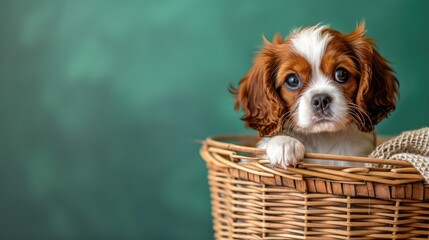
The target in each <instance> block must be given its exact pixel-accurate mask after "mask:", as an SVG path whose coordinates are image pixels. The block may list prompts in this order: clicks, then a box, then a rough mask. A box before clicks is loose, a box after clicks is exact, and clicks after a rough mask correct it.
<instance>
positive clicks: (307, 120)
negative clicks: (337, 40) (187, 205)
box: [291, 25, 348, 132]
mask: <svg viewBox="0 0 429 240" xmlns="http://www.w3.org/2000/svg"><path fill="white" fill-rule="evenodd" d="M325 29H327V26H319V25H318V26H314V27H310V28H305V29H302V30H296V31H294V32H293V33H292V37H291V42H292V49H293V50H294V51H295V53H297V54H299V55H300V56H302V57H304V58H305V59H306V60H307V61H308V63H309V64H310V66H311V73H312V74H311V79H309V82H310V84H309V85H308V87H307V88H306V89H305V90H304V91H303V93H302V94H301V96H300V97H299V100H298V101H297V120H298V121H297V126H298V127H300V128H301V129H306V131H310V132H319V131H334V130H335V128H334V127H333V126H334V125H333V124H331V123H325V124H318V125H314V126H313V122H314V121H313V120H314V119H313V118H314V113H313V107H312V104H311V99H312V97H313V96H314V95H316V94H320V93H324V94H328V95H329V96H331V97H332V102H331V105H330V108H331V110H332V116H331V119H332V120H333V121H335V122H339V123H341V122H343V121H344V119H345V116H346V114H347V111H348V107H347V103H346V99H345V98H344V96H343V94H342V92H341V91H340V90H339V89H338V87H336V86H335V85H334V84H332V80H331V79H330V77H329V76H326V75H325V74H323V72H322V69H321V63H322V58H323V55H324V54H325V50H326V47H327V45H328V44H329V42H330V41H331V39H332V36H331V35H330V34H329V33H327V32H325V33H324V32H323V31H324V30H325Z"/></svg>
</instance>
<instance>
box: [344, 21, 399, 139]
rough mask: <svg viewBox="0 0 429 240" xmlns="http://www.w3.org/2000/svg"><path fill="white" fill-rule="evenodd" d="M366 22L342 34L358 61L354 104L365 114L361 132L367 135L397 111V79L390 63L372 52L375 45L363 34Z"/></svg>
mask: <svg viewBox="0 0 429 240" xmlns="http://www.w3.org/2000/svg"><path fill="white" fill-rule="evenodd" d="M365 32H366V30H365V23H364V22H362V23H361V24H358V25H357V27H356V29H355V31H353V32H352V33H349V34H343V37H344V39H345V40H346V41H347V42H348V43H349V44H350V46H351V48H352V49H353V53H354V54H355V56H356V57H357V59H358V60H359V62H358V64H359V65H360V83H359V89H358V92H357V96H356V104H357V106H358V107H359V108H360V110H363V111H365V113H366V115H367V116H365V117H364V119H365V120H364V126H362V128H361V130H362V131H365V132H370V131H372V130H373V129H374V126H375V125H376V124H377V123H379V122H380V121H381V120H383V119H384V118H385V117H387V116H388V114H389V113H390V112H391V111H393V110H395V108H396V98H397V97H399V92H398V87H399V82H398V79H397V78H396V77H395V75H394V71H393V69H392V68H391V67H390V66H389V62H388V61H387V60H386V59H385V58H383V57H382V56H381V55H380V53H379V52H378V51H377V50H376V49H375V47H376V46H375V43H374V41H373V40H372V39H371V38H368V37H367V36H366V35H365Z"/></svg>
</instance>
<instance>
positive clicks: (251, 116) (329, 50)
mask: <svg viewBox="0 0 429 240" xmlns="http://www.w3.org/2000/svg"><path fill="white" fill-rule="evenodd" d="M365 32H366V30H365V26H364V23H361V24H359V25H357V27H356V29H355V30H354V31H353V32H351V33H348V34H343V33H340V32H338V31H335V30H333V29H330V28H328V27H327V26H322V25H316V26H313V27H306V28H302V29H297V30H294V31H293V32H292V33H291V34H290V36H289V37H287V38H286V39H282V38H281V37H280V35H276V36H275V37H274V40H273V42H272V43H271V42H269V41H268V40H266V39H265V38H264V42H265V46H264V47H262V48H261V50H260V51H259V52H258V54H257V55H256V57H255V59H254V64H253V66H252V67H251V69H250V70H249V72H248V73H247V74H246V75H245V76H244V78H243V79H241V81H240V83H239V87H238V88H237V89H234V88H231V92H232V93H233V94H235V96H236V104H235V109H236V110H238V109H240V108H241V109H242V110H243V112H244V116H243V117H242V120H243V121H244V122H245V123H246V126H247V127H250V128H253V129H255V130H258V131H259V133H260V135H261V136H262V137H264V138H263V139H262V140H261V141H260V142H259V143H258V147H260V148H263V149H266V152H267V158H268V159H269V160H270V161H271V163H272V164H276V165H280V166H283V167H287V166H295V165H296V164H297V163H298V162H299V161H301V160H302V159H303V157H304V152H315V153H328V154H340V155H353V156H367V155H368V154H369V153H370V152H371V151H372V150H373V149H374V147H375V134H374V132H373V131H374V126H375V125H376V124H377V123H379V122H380V121H381V120H382V119H384V118H385V117H386V116H387V115H388V114H389V113H390V112H391V111H392V110H394V109H395V106H396V98H397V97H398V96H399V93H398V85H399V83H398V80H397V78H396V77H395V75H394V73H393V70H392V68H391V67H390V66H389V64H388V62H387V60H385V59H384V58H383V57H382V56H381V55H380V53H379V52H378V51H377V50H376V48H375V44H374V41H373V40H372V39H371V38H369V37H367V36H366V35H365ZM325 163H326V162H325ZM331 164H335V165H338V164H339V163H338V162H332V163H331ZM340 165H341V164H340ZM347 165H350V164H349V163H347Z"/></svg>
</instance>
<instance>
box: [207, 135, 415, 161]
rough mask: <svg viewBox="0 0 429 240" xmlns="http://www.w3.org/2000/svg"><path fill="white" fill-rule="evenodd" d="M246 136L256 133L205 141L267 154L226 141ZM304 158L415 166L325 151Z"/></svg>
mask: <svg viewBox="0 0 429 240" xmlns="http://www.w3.org/2000/svg"><path fill="white" fill-rule="evenodd" d="M246 137H255V139H257V138H258V137H257V135H254V134H243V135H233V134H231V135H219V136H211V137H208V138H207V139H206V140H205V142H207V143H208V144H210V145H213V146H218V147H223V148H228V149H231V150H235V151H245V152H247V151H248V152H250V153H254V154H266V152H265V150H264V149H260V148H256V147H249V146H241V145H237V144H233V143H225V142H223V141H225V140H240V139H242V138H246ZM304 159H318V160H329V161H346V162H360V163H374V164H384V165H395V166H402V167H413V165H412V164H411V163H410V162H407V161H404V160H391V159H382V158H370V157H356V156H348V155H336V154H325V153H305V154H304Z"/></svg>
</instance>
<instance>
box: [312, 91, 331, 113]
mask: <svg viewBox="0 0 429 240" xmlns="http://www.w3.org/2000/svg"><path fill="white" fill-rule="evenodd" d="M331 101H332V97H331V96H329V95H328V94H325V93H320V94H316V95H314V96H313V97H312V98H311V105H313V109H314V110H315V111H318V112H324V111H326V110H328V108H329V105H330V103H331Z"/></svg>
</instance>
